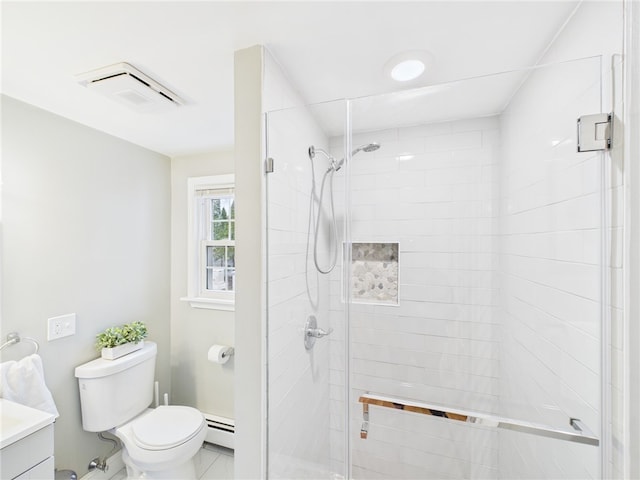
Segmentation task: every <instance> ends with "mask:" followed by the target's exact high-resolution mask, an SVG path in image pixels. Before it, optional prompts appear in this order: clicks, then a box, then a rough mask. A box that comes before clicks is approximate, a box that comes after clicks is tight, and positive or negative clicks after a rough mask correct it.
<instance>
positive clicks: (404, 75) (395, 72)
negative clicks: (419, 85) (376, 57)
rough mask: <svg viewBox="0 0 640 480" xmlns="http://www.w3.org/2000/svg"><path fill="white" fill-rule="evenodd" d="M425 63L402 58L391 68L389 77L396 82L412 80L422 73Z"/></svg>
mask: <svg viewBox="0 0 640 480" xmlns="http://www.w3.org/2000/svg"><path fill="white" fill-rule="evenodd" d="M424 69H425V65H424V63H422V62H421V61H420V60H416V59H410V60H404V61H402V62H400V63H398V64H396V66H395V67H393V68H392V69H391V78H393V79H394V80H396V81H398V82H408V81H409V80H414V79H416V78H418V77H419V76H420V75H422V74H423V73H424Z"/></svg>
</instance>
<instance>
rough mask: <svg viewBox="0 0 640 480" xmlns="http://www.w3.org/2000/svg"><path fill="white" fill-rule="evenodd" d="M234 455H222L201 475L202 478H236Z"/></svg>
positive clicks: (217, 479)
mask: <svg viewBox="0 0 640 480" xmlns="http://www.w3.org/2000/svg"><path fill="white" fill-rule="evenodd" d="M233 458H234V457H233V456H231V455H220V456H218V458H216V460H215V461H214V462H213V464H212V465H211V466H210V467H209V468H208V469H207V470H206V471H205V472H204V474H203V475H202V476H201V477H199V478H200V479H201V480H232V479H233V478H234V473H233V472H234V468H233Z"/></svg>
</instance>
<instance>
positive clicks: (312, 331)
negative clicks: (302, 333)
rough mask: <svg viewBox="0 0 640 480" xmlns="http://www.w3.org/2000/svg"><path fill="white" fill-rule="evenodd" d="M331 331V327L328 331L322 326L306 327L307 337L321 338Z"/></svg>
mask: <svg viewBox="0 0 640 480" xmlns="http://www.w3.org/2000/svg"><path fill="white" fill-rule="evenodd" d="M331 332H333V328H330V329H329V331H326V330H324V329H322V328H307V337H315V338H322V337H326V336H327V335H329V334H330V333H331Z"/></svg>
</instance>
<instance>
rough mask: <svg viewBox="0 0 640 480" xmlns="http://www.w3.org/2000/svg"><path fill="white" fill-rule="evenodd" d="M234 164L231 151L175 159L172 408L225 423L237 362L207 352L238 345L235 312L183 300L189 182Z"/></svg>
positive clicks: (230, 408)
mask: <svg viewBox="0 0 640 480" xmlns="http://www.w3.org/2000/svg"><path fill="white" fill-rule="evenodd" d="M233 160H234V158H233V151H226V152H225V151H221V152H211V153H203V154H199V155H189V156H183V157H174V158H172V159H171V392H172V396H171V403H175V404H181V405H190V406H193V407H196V408H198V409H199V410H200V411H202V412H205V413H212V414H214V415H219V416H223V417H227V418H234V414H233V402H234V363H235V362H234V357H231V360H230V361H229V362H227V363H226V364H224V365H217V364H213V363H211V362H209V361H208V360H207V351H208V349H209V347H210V346H211V345H213V344H214V343H218V344H222V345H234V342H235V340H234V333H235V328H234V312H227V311H222V310H208V309H201V308H193V307H191V306H190V305H189V303H188V302H185V301H182V300H180V298H181V297H186V296H187V264H188V260H187V222H188V218H187V208H188V202H187V179H188V178H189V177H201V176H207V175H223V174H229V173H233ZM162 391H164V389H162Z"/></svg>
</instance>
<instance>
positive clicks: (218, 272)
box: [207, 267, 227, 291]
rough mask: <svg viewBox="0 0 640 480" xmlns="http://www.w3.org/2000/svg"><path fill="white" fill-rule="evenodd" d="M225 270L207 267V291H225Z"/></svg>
mask: <svg viewBox="0 0 640 480" xmlns="http://www.w3.org/2000/svg"><path fill="white" fill-rule="evenodd" d="M226 289H227V285H226V279H225V269H224V268H218V267H213V268H209V267H207V290H217V291H220V290H226Z"/></svg>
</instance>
